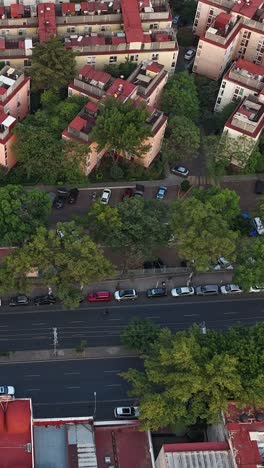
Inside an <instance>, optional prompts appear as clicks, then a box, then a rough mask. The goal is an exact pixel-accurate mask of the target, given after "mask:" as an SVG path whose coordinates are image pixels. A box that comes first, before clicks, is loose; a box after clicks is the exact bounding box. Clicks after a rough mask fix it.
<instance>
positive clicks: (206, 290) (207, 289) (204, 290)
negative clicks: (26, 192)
mask: <svg viewBox="0 0 264 468" xmlns="http://www.w3.org/2000/svg"><path fill="white" fill-rule="evenodd" d="M195 293H196V294H197V296H216V295H217V294H219V286H218V285H217V284H207V285H205V286H196V288H195Z"/></svg>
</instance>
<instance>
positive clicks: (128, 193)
mask: <svg viewBox="0 0 264 468" xmlns="http://www.w3.org/2000/svg"><path fill="white" fill-rule="evenodd" d="M133 193H134V190H133V189H132V188H131V187H127V188H126V189H125V190H124V192H123V195H122V200H125V199H126V198H130V197H132V195H133Z"/></svg>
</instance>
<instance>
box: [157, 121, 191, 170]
mask: <svg viewBox="0 0 264 468" xmlns="http://www.w3.org/2000/svg"><path fill="white" fill-rule="evenodd" d="M199 146H200V130H199V128H198V127H197V126H196V125H195V124H194V123H193V122H192V121H191V120H190V119H188V118H187V117H184V116H179V115H175V116H174V117H172V118H171V119H169V123H168V127H167V129H166V138H165V139H164V141H163V146H162V152H163V154H164V155H165V156H166V157H167V159H168V161H170V162H173V161H176V160H180V159H189V158H192V157H193V156H195V155H196V153H197V151H198V149H199Z"/></svg>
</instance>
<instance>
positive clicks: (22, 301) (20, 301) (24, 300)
mask: <svg viewBox="0 0 264 468" xmlns="http://www.w3.org/2000/svg"><path fill="white" fill-rule="evenodd" d="M29 303H30V299H29V297H28V296H25V295H24V294H23V295H20V296H14V297H11V298H10V300H9V305H10V306H12V307H14V306H20V305H28V304H29Z"/></svg>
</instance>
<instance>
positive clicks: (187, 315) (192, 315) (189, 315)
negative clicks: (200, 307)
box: [184, 314, 200, 317]
mask: <svg viewBox="0 0 264 468" xmlns="http://www.w3.org/2000/svg"><path fill="white" fill-rule="evenodd" d="M199 315H200V314H186V315H184V317H199Z"/></svg>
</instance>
